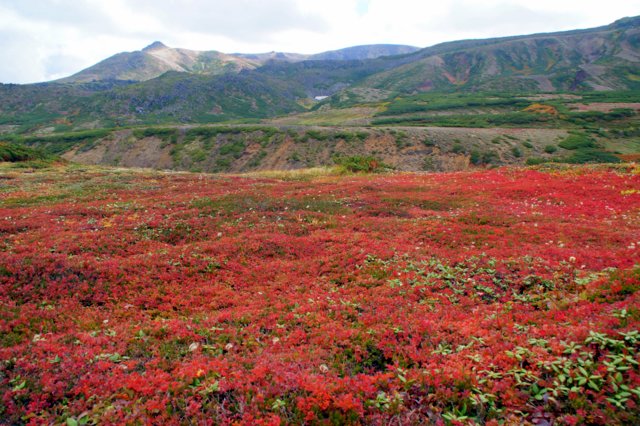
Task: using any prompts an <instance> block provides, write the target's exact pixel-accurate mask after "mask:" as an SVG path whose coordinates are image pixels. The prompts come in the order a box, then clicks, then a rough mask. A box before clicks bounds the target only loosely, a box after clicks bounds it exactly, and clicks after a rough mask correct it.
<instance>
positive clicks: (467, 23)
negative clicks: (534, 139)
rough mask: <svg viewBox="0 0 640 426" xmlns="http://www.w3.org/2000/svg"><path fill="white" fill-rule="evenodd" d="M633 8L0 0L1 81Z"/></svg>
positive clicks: (482, 31) (592, 16)
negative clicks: (159, 51)
mask: <svg viewBox="0 0 640 426" xmlns="http://www.w3.org/2000/svg"><path fill="white" fill-rule="evenodd" d="M636 15H640V0H535V1H531V0H437V1H429V0H0V82H1V83H32V82H40V81H48V80H53V79H57V78H61V77H65V76H68V75H71V74H73V73H75V72H78V71H80V70H81V69H84V68H86V67H88V66H91V65H93V64H95V63H97V62H99V61H100V60H102V59H105V58H107V57H109V56H111V55H114V54H116V53H118V52H123V51H134V50H140V49H142V48H144V47H145V46H147V45H149V44H151V43H152V42H153V41H156V40H158V41H162V42H163V43H164V44H166V45H168V46H170V47H182V48H186V49H193V50H218V51H221V52H226V53H235V52H240V53H259V52H269V51H280V52H296V53H319V52H323V51H327V50H334V49H340V48H344V47H349V46H356V45H363V44H376V43H392V44H408V45H413V46H418V47H427V46H431V45H434V44H437V43H441V42H444V41H453V40H460V39H470V38H486V37H496V36H508V35H521V34H531V33H538V32H550V31H561V30H569V29H576V28H590V27H595V26H600V25H606V24H609V23H611V22H613V21H615V20H617V19H620V18H622V17H625V16H636Z"/></svg>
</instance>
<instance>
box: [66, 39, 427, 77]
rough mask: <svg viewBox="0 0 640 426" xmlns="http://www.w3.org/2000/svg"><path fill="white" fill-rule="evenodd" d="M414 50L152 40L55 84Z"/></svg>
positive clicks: (221, 70) (236, 69) (370, 56)
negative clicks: (309, 50)
mask: <svg viewBox="0 0 640 426" xmlns="http://www.w3.org/2000/svg"><path fill="white" fill-rule="evenodd" d="M419 50H420V49H419V48H418V47H414V46H406V45H395V44H374V45H361V46H351V47H347V48H344V49H338V50H331V51H326V52H321V53H317V54H309V55H307V54H300V53H289V52H275V51H274V52H265V53H223V52H219V51H216V50H206V51H199V50H190V49H184V48H172V47H169V46H167V45H165V44H164V43H162V42H161V41H154V42H153V43H151V44H149V45H148V46H146V47H144V48H143V49H141V50H136V51H133V52H120V53H117V54H115V55H113V56H111V57H109V58H106V59H104V60H102V61H100V62H98V63H97V64H94V65H92V66H90V67H88V68H85V69H83V70H81V71H79V72H77V73H75V74H73V75H71V76H69V77H64V78H62V79H59V80H57V81H59V82H62V83H80V82H90V81H97V80H131V81H147V80H151V79H153V78H156V77H159V76H161V75H162V74H163V73H165V72H168V71H178V72H189V73H193V74H204V75H218V74H224V73H227V72H240V71H242V70H245V69H256V68H259V67H260V66H262V65H264V64H265V63H266V62H268V61H274V60H275V61H286V62H299V61H305V60H312V61H313V60H360V59H375V58H378V57H381V56H393V55H399V54H406V53H413V52H416V51H419Z"/></svg>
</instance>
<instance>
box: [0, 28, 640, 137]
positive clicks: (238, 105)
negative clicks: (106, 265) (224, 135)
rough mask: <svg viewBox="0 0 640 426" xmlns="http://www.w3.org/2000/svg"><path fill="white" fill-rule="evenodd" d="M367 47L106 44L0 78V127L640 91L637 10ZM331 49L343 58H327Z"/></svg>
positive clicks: (225, 117) (207, 119) (210, 119)
mask: <svg viewBox="0 0 640 426" xmlns="http://www.w3.org/2000/svg"><path fill="white" fill-rule="evenodd" d="M375 46H380V45H369V46H364V47H363V48H362V49H360V51H359V52H358V49H356V52H357V53H358V54H362V55H364V56H365V58H364V59H344V58H345V56H344V55H353V53H354V52H350V51H349V49H350V48H347V49H342V50H339V51H331V52H337V53H333V54H329V55H326V54H327V52H324V54H317V55H320V56H319V57H318V56H316V58H315V59H305V60H299V59H300V57H299V56H298V57H295V56H292V55H294V54H285V53H278V52H268V53H266V54H244V55H245V57H243V56H242V54H235V55H228V54H224V53H221V52H217V51H209V52H198V51H191V50H187V49H174V48H170V47H167V46H166V45H164V44H163V43H161V42H153V43H151V44H150V45H149V46H147V47H146V48H145V49H146V51H145V49H143V50H142V51H136V52H128V53H121V54H117V55H114V56H112V57H111V58H108V59H107V60H105V61H102V62H101V63H98V64H96V65H94V66H93V67H90V68H88V69H86V70H83V71H82V72H81V73H78V74H76V75H75V78H67V79H63V80H58V81H55V82H49V83H40V84H33V85H0V126H1V125H6V126H18V127H17V128H19V129H21V130H20V131H32V130H33V129H37V128H39V127H42V126H47V125H48V126H52V128H54V129H58V128H59V129H63V130H73V129H83V128H84V129H86V128H97V127H101V126H102V127H105V126H106V127H110V126H122V125H141V124H158V123H176V124H184V123H216V122H223V121H229V120H262V119H270V118H274V117H277V116H283V115H286V114H291V113H300V112H304V111H309V110H312V111H317V110H322V109H341V108H350V107H358V106H359V105H369V104H371V105H373V108H378V107H379V106H380V105H384V104H385V103H388V102H390V101H393V100H394V99H397V98H399V97H402V96H412V95H416V94H421V93H477V92H484V93H511V94H518V93H549V92H585V91H611V90H640V17H630V18H623V19H621V20H618V21H616V22H614V23H612V24H610V25H607V26H602V27H598V28H595V29H582V30H572V31H564V32H557V33H544V34H540V35H531V36H513V37H505V38H494V39H481V40H462V41H454V42H447V43H441V44H439V45H435V46H431V47H428V48H425V49H421V50H417V51H414V52H410V53H404V54H399V55H394V56H378V57H376V58H367V57H366V54H377V53H376V49H378V48H379V47H378V48H376V47H375ZM396 48H397V46H396V47H394V49H396ZM386 51H387V52H389V51H390V50H389V49H387V50H386ZM367 52H368V53H367ZM378 52H379V51H378ZM396 53H397V51H396ZM287 55H289V56H287ZM323 55H324V56H323ZM335 55H337V56H338V57H339V58H343V59H330V58H332V57H335ZM278 56H281V58H278ZM312 56H313V55H312ZM327 56H328V57H329V59H327ZM323 57H324V59H323ZM347 57H352V56H347ZM136 74H137V75H136ZM72 77H73V76H72ZM141 79H142V80H141ZM316 97H320V98H321V99H322V100H321V101H320V102H317V101H316V100H314V99H315V98H316ZM325 97H326V98H325ZM61 123H64V124H61Z"/></svg>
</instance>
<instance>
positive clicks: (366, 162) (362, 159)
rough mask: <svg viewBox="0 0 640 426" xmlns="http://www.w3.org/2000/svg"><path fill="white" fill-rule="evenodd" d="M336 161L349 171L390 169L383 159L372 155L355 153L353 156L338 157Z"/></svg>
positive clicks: (376, 171) (368, 171)
mask: <svg viewBox="0 0 640 426" xmlns="http://www.w3.org/2000/svg"><path fill="white" fill-rule="evenodd" d="M334 162H335V163H336V164H337V165H338V166H339V167H340V168H341V169H342V170H343V171H345V172H349V173H379V172H382V171H384V170H385V169H389V168H390V167H389V166H387V165H386V164H384V163H383V162H382V160H380V159H378V158H375V157H372V156H370V155H367V156H362V155H355V156H352V157H336V158H334Z"/></svg>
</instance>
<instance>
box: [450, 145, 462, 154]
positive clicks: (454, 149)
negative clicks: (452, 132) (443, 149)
mask: <svg viewBox="0 0 640 426" xmlns="http://www.w3.org/2000/svg"><path fill="white" fill-rule="evenodd" d="M451 152H453V153H454V154H462V153H463V152H464V147H463V146H462V145H461V144H459V143H456V144H455V145H453V147H452V148H451Z"/></svg>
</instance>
